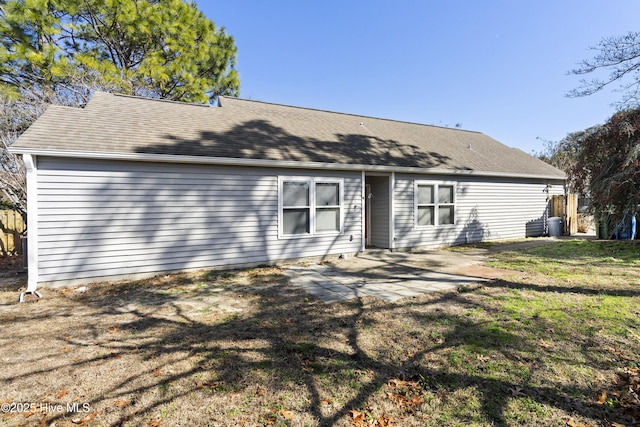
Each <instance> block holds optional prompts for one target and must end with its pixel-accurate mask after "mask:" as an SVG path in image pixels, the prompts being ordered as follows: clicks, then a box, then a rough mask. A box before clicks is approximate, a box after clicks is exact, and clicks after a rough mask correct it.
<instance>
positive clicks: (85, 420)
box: [71, 412, 98, 424]
mask: <svg viewBox="0 0 640 427" xmlns="http://www.w3.org/2000/svg"><path fill="white" fill-rule="evenodd" d="M97 415H98V413H97V412H91V413H90V414H87V415H85V416H84V417H82V418H72V419H71V422H72V423H74V424H86V423H90V422H91V421H93V420H95V419H96V416H97Z"/></svg>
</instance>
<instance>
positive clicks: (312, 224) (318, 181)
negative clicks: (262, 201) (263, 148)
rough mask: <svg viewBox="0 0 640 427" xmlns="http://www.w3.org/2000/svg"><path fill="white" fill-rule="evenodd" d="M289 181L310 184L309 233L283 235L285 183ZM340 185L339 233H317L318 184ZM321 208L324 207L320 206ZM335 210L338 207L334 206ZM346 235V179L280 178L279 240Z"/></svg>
mask: <svg viewBox="0 0 640 427" xmlns="http://www.w3.org/2000/svg"><path fill="white" fill-rule="evenodd" d="M289 181H298V182H308V183H309V210H310V212H309V233H305V234H283V232H282V231H283V229H284V228H283V223H282V221H283V219H282V213H283V208H284V205H283V199H284V197H283V194H282V192H283V183H284V182H289ZM324 183H328V184H338V191H339V193H340V194H339V196H340V197H339V198H340V200H339V202H340V205H339V206H337V208H338V209H339V221H340V230H338V231H321V232H316V231H315V230H316V190H315V189H316V184H324ZM320 207H321V208H322V207H324V206H320ZM332 207H333V208H335V207H336V206H332ZM340 234H344V179H343V178H327V177H317V176H316V177H310V176H278V238H279V239H304V238H309V237H314V236H337V235H340Z"/></svg>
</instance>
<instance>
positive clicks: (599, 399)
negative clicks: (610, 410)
mask: <svg viewBox="0 0 640 427" xmlns="http://www.w3.org/2000/svg"><path fill="white" fill-rule="evenodd" d="M606 401H607V392H606V391H601V392H600V393H598V396H597V399H596V402H597V403H599V404H601V405H602V404H603V403H604V402H606Z"/></svg>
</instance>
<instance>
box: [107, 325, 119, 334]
mask: <svg viewBox="0 0 640 427" xmlns="http://www.w3.org/2000/svg"><path fill="white" fill-rule="evenodd" d="M107 332H109V333H110V334H116V333H118V332H120V328H119V327H117V326H114V327H113V328H111V329H107Z"/></svg>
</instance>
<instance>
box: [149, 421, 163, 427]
mask: <svg viewBox="0 0 640 427" xmlns="http://www.w3.org/2000/svg"><path fill="white" fill-rule="evenodd" d="M160 423H161V421H160V420H152V421H147V425H148V426H149V427H159V426H160Z"/></svg>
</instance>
